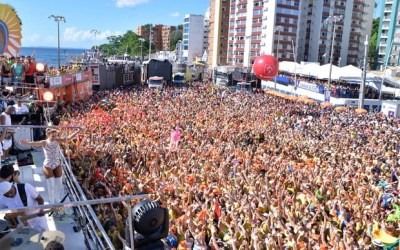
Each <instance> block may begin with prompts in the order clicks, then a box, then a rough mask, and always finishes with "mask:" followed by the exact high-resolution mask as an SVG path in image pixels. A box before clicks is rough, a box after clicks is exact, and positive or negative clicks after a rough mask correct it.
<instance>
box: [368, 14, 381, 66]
mask: <svg viewBox="0 0 400 250" xmlns="http://www.w3.org/2000/svg"><path fill="white" fill-rule="evenodd" d="M379 23H380V18H375V19H374V20H373V21H372V29H371V39H370V43H369V51H368V58H369V63H370V65H372V64H374V62H375V55H376V53H377V48H376V45H377V40H378V33H379Z"/></svg>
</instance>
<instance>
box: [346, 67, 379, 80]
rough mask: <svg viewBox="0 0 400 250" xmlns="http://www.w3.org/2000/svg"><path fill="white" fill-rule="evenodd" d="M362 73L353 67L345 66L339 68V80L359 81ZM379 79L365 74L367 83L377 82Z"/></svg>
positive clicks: (370, 74)
mask: <svg viewBox="0 0 400 250" xmlns="http://www.w3.org/2000/svg"><path fill="white" fill-rule="evenodd" d="M362 74H363V71H362V70H361V69H360V68H357V67H355V66H353V65H347V66H344V67H341V68H340V79H341V80H346V81H349V80H350V79H353V80H361V79H362ZM379 79H380V77H378V76H376V75H374V74H372V73H368V72H367V81H368V80H369V81H374V80H379Z"/></svg>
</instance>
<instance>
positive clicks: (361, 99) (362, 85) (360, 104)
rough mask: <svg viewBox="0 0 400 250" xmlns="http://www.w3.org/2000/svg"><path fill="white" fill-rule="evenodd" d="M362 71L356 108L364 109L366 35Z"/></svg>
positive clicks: (366, 58) (366, 59)
mask: <svg viewBox="0 0 400 250" xmlns="http://www.w3.org/2000/svg"><path fill="white" fill-rule="evenodd" d="M364 47H365V49H364V69H363V75H362V81H361V85H360V100H359V101H358V108H360V109H362V108H364V92H365V90H364V89H365V81H366V80H367V64H368V35H366V36H365V42H364Z"/></svg>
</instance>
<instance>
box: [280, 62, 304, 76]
mask: <svg viewBox="0 0 400 250" xmlns="http://www.w3.org/2000/svg"><path fill="white" fill-rule="evenodd" d="M300 68H301V65H300V64H298V63H297V62H290V61H283V62H280V63H279V70H280V71H284V72H288V73H292V74H294V73H295V72H298V71H299V69H300Z"/></svg>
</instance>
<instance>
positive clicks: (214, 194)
mask: <svg viewBox="0 0 400 250" xmlns="http://www.w3.org/2000/svg"><path fill="white" fill-rule="evenodd" d="M64 111H65V112H66V114H64V115H63V117H62V118H61V124H62V125H72V126H82V127H84V130H82V132H81V133H80V134H78V135H77V136H76V137H75V139H72V140H71V141H70V143H69V145H68V148H67V151H66V152H65V153H66V154H67V155H69V156H70V157H71V164H72V168H73V170H74V172H75V174H76V176H77V178H78V181H79V182H80V183H81V185H82V187H83V189H84V191H85V193H86V195H87V197H89V198H93V199H98V198H104V197H115V196H119V195H121V196H122V195H127V194H144V193H146V194H151V197H152V199H154V200H156V201H157V202H159V203H160V204H162V206H165V207H167V208H168V210H169V213H170V230H169V236H168V237H167V239H166V244H169V245H170V246H171V247H175V248H177V249H209V248H211V249H372V248H374V243H375V244H379V243H382V244H383V243H385V244H392V243H393V244H396V243H397V242H378V241H379V237H378V236H379V235H380V234H381V233H382V232H385V233H388V234H390V235H392V236H394V237H396V238H397V237H398V236H399V235H400V229H399V224H398V219H399V218H400V216H399V214H398V213H395V211H397V210H396V206H397V205H396V204H397V202H398V196H397V195H398V191H399V181H398V172H399V171H398V165H399V156H400V152H399V146H400V145H398V140H399V133H400V132H399V121H398V120H397V119H394V118H388V117H386V116H384V115H383V114H381V113H373V114H359V113H357V112H355V111H354V110H353V109H352V108H347V109H346V110H345V111H343V109H341V112H339V111H337V110H335V109H334V108H333V107H330V106H320V105H318V104H315V103H308V104H306V103H303V102H297V101H295V100H293V99H290V100H286V99H283V98H279V97H276V96H272V95H269V94H263V93H256V94H237V93H231V94H227V93H224V94H222V93H220V92H219V90H218V89H215V88H214V87H212V86H211V85H194V86H191V87H190V88H188V89H187V90H186V91H178V90H174V89H167V90H164V91H163V92H158V91H152V90H148V89H129V90H123V89H118V90H112V91H105V92H97V93H95V94H94V95H93V96H92V97H91V99H90V100H89V101H87V102H80V103H75V104H72V105H68V106H66V107H64ZM95 211H96V213H97V215H98V217H99V219H100V221H101V222H102V223H103V226H104V228H105V229H106V230H107V232H108V233H109V236H110V237H111V239H112V241H113V243H114V244H115V246H116V247H117V248H121V247H122V246H123V239H124V238H125V239H126V238H127V236H126V235H124V229H125V219H126V218H127V211H126V209H125V208H124V206H123V205H122V204H105V205H98V206H95ZM377 237H378V238H377ZM377 239H378V240H377ZM374 240H375V241H374Z"/></svg>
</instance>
